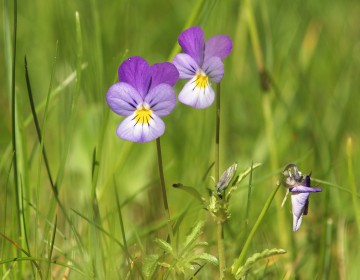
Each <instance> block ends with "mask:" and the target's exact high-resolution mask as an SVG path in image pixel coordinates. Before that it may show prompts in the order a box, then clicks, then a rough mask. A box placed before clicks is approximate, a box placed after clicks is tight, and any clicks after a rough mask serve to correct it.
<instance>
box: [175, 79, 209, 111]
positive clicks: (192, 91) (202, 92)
mask: <svg viewBox="0 0 360 280" xmlns="http://www.w3.org/2000/svg"><path fill="white" fill-rule="evenodd" d="M196 78H197V77H196V76H195V77H193V78H192V79H191V80H190V81H188V82H187V83H186V84H185V86H184V87H183V89H182V90H181V92H180V93H179V101H180V102H181V103H184V104H186V105H189V106H192V107H194V108H197V109H203V108H206V107H209V106H210V105H211V104H212V103H213V102H214V97H215V93H214V90H213V89H212V87H211V85H210V83H207V85H206V86H205V87H198V86H196Z"/></svg>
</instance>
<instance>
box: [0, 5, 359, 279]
mask: <svg viewBox="0 0 360 280" xmlns="http://www.w3.org/2000/svg"><path fill="white" fill-rule="evenodd" d="M0 10H1V21H0V27H1V28H0V30H1V36H0V46H1V47H0V50H1V51H0V64H1V67H0V276H1V277H2V278H1V279H41V280H42V279H220V278H221V277H223V278H224V279H340V280H345V279H358V277H359V274H360V266H359V263H360V254H359V250H360V239H359V237H360V189H359V184H360V172H359V170H360V169H359V168H360V160H359V158H360V157H359V156H360V150H359V142H360V98H359V97H358V96H357V95H358V94H359V91H360V17H359V15H360V2H359V1H355V0H347V1H335V0H329V1H324V0H319V1H311V0H303V1H299V0H295V1H280V0H270V1H259V0H253V1H252V0H243V1H236V0H227V1H225V0H223V1H220V0H218V1H216V0H184V1H179V0H167V1H166V0H141V1H140V0H135V1H131V0H118V1H109V0H102V1H100V0H88V1H84V0H83V1H60V0H52V1H45V0H33V1H17V0H13V1H11V0H3V1H2V2H1V9H0ZM191 26H200V27H201V28H202V29H203V30H204V33H205V37H206V38H210V37H212V36H214V35H217V34H226V35H228V36H230V38H231V39H232V43H233V49H232V52H231V53H230V55H229V56H228V57H226V58H225V59H224V65H225V74H224V78H223V79H222V81H221V84H220V87H219V86H217V85H216V84H213V87H214V89H219V88H220V92H219V91H217V92H216V95H217V96H219V97H221V102H220V103H217V102H218V101H219V100H217V102H215V103H216V104H215V103H214V104H213V105H212V106H210V107H209V108H206V109H194V108H192V107H189V106H186V105H184V104H182V103H180V102H177V105H176V107H175V109H174V111H173V112H172V113H171V114H169V115H168V116H165V117H164V118H163V120H164V122H165V124H166V130H165V133H164V134H163V135H162V136H161V151H162V169H161V171H163V173H164V178H165V188H166V197H167V202H168V208H169V209H168V210H169V211H166V209H164V203H163V195H164V193H163V189H162V187H161V186H162V182H161V176H160V177H159V165H158V159H159V158H158V153H157V143H159V142H157V141H152V142H149V143H145V144H141V143H133V142H129V141H125V140H123V139H120V138H119V137H118V136H117V135H116V128H117V127H118V125H119V123H120V122H121V121H122V120H123V118H124V117H121V116H119V115H116V114H115V113H114V112H112V111H111V110H110V109H109V106H108V104H107V103H106V100H105V95H106V93H107V90H108V89H109V87H110V86H111V85H112V84H114V83H115V82H117V81H118V74H117V73H118V67H119V65H120V64H121V63H122V62H123V61H124V60H125V59H127V58H128V57H131V56H141V57H144V58H145V59H146V60H147V61H148V62H149V63H150V64H154V63H158V62H163V61H171V60H172V59H173V57H174V55H176V54H177V53H179V52H181V51H182V50H181V48H180V46H179V44H178V41H177V40H178V36H179V34H180V33H181V32H182V31H183V30H185V29H187V28H189V27H191ZM184 84H185V81H184V80H179V81H178V82H177V84H176V85H175V92H176V93H177V94H178V93H179V92H180V91H181V89H182V87H183V86H184ZM217 108H220V115H219V116H220V118H217V117H216V116H217V112H218V111H217ZM217 121H219V126H218V128H219V130H217V126H216V124H217ZM216 131H219V145H217V144H216V141H215V138H216V137H215V136H216ZM217 151H218V153H217ZM217 155H218V156H217ZM235 162H236V163H237V171H236V174H235V175H234V177H233V178H232V183H231V184H232V186H231V187H230V186H229V187H228V190H226V191H225V193H228V192H230V189H231V192H232V193H231V199H230V200H229V202H228V204H227V203H225V200H226V196H225V193H224V196H225V197H223V198H219V196H218V195H217V193H216V183H217V181H218V179H219V174H217V173H220V176H221V174H222V173H223V172H224V171H225V170H226V169H227V168H228V167H229V166H231V165H232V164H233V163H235ZM290 163H294V164H296V165H297V166H298V168H299V170H301V172H302V173H303V174H310V173H311V186H312V187H320V188H322V192H319V193H313V194H311V195H310V200H309V201H310V203H309V213H308V215H304V216H303V219H302V224H301V227H300V228H299V230H298V231H296V232H293V221H292V219H293V215H292V206H291V198H290V196H291V195H289V196H287V199H286V201H285V202H284V204H283V206H282V203H283V200H284V197H285V195H286V192H287V189H286V188H285V187H284V186H282V185H281V186H280V187H279V185H278V182H279V180H281V174H282V171H283V170H284V167H285V166H287V165H288V164H290ZM217 170H218V171H217ZM215 198H216V199H217V201H218V202H219V203H220V204H219V205H220V206H219V205H217V206H215V208H216V207H218V206H219V207H225V208H226V211H224V213H225V216H226V218H224V220H221V221H220V222H219V220H218V219H217V218H218V217H217V218H216V217H215V218H214V215H213V214H214V212H212V213H211V207H212V204H211V203H212V202H214V201H213V200H212V199H215ZM216 209H217V210H219V209H220V208H219V209H218V208H216ZM220 210H221V209H220ZM220 210H219V211H220ZM214 211H215V210H214ZM221 211H222V210H221ZM221 211H220V212H221ZM215 212H216V211H215ZM220 212H216V213H220ZM221 213H222V212H221ZM222 269H223V270H222Z"/></svg>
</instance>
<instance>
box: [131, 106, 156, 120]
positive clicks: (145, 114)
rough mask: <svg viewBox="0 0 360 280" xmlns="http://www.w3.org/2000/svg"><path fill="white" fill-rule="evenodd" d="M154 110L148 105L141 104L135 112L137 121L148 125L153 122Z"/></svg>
mask: <svg viewBox="0 0 360 280" xmlns="http://www.w3.org/2000/svg"><path fill="white" fill-rule="evenodd" d="M151 115H152V110H150V108H149V106H148V105H147V104H141V105H140V106H138V108H137V109H136V111H135V121H136V123H140V124H148V123H149V122H150V120H151Z"/></svg>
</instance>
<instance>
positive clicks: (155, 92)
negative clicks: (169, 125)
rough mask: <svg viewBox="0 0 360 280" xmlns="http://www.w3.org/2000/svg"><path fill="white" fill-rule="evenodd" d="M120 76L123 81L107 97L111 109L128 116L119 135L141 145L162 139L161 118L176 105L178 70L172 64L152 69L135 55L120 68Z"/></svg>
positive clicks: (156, 65)
mask: <svg viewBox="0 0 360 280" xmlns="http://www.w3.org/2000/svg"><path fill="white" fill-rule="evenodd" d="M118 75H119V81H120V82H118V83H115V84H114V85H112V86H111V87H110V88H109V90H108V91H107V94H106V101H107V103H108V104H109V107H110V109H111V110H112V111H114V112H115V113H116V114H118V115H121V116H125V117H126V118H125V119H124V120H123V121H122V122H121V123H120V125H119V126H118V128H117V130H116V133H117V135H118V136H119V137H120V138H122V139H125V140H128V141H132V142H140V143H144V142H149V141H152V140H154V139H156V138H158V137H160V136H161V135H162V134H163V133H164V131H165V124H164V122H163V120H162V119H161V117H164V116H166V115H168V114H170V113H171V111H172V110H173V109H174V107H175V105H176V94H175V92H174V89H173V86H174V85H175V83H176V82H177V80H178V78H179V72H178V70H177V69H176V67H175V66H174V65H173V64H171V63H169V62H164V63H158V64H154V65H151V66H149V64H148V63H147V62H146V60H145V59H143V58H142V57H138V56H134V57H130V58H129V59H127V60H125V61H124V62H123V63H122V64H121V65H120V67H119V70H118Z"/></svg>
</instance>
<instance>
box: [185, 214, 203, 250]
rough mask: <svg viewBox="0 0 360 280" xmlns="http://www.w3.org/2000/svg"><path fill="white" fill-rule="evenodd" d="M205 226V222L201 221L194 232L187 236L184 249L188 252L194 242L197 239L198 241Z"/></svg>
mask: <svg viewBox="0 0 360 280" xmlns="http://www.w3.org/2000/svg"><path fill="white" fill-rule="evenodd" d="M203 226H204V222H203V221H199V222H198V223H197V224H196V226H194V228H193V229H192V231H191V232H190V234H189V235H187V236H186V240H185V243H184V248H185V250H188V249H189V248H187V247H189V246H190V245H191V244H192V243H193V242H195V241H196V239H198V237H199V236H200V235H201V233H202V231H201V230H202V228H203Z"/></svg>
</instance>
